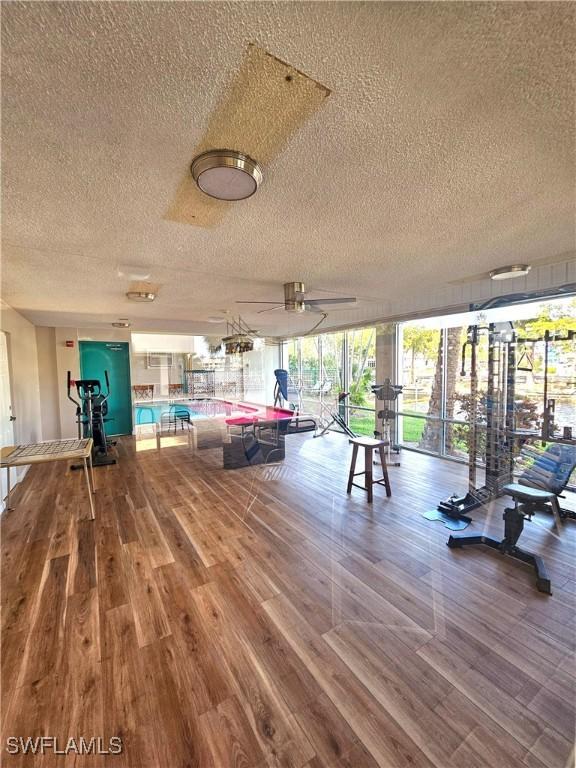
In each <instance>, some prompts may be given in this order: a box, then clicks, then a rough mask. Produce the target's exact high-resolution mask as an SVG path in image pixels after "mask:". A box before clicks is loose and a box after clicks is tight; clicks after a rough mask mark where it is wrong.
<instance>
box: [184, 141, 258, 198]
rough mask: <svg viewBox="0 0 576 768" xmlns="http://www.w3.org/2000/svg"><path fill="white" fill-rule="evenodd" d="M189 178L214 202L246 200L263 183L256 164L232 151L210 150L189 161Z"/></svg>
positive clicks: (239, 153) (249, 158)
mask: <svg viewBox="0 0 576 768" xmlns="http://www.w3.org/2000/svg"><path fill="white" fill-rule="evenodd" d="M190 172H191V173H192V178H193V179H194V181H195V182H196V184H197V185H198V187H199V188H200V189H201V190H202V192H204V193H205V194H207V195H210V197H215V198H216V199H217V200H228V201H233V200H245V199H246V198H247V197H251V196H252V195H253V194H254V192H256V190H257V189H258V187H259V186H260V184H261V183H262V179H263V175H262V169H261V168H260V166H259V165H258V163H257V162H256V161H255V160H252V158H251V157H248V155H244V154H242V152H236V151H235V150H233V149H211V150H209V151H208V152H203V153H202V154H201V155H198V157H195V158H194V160H192V164H191V166H190Z"/></svg>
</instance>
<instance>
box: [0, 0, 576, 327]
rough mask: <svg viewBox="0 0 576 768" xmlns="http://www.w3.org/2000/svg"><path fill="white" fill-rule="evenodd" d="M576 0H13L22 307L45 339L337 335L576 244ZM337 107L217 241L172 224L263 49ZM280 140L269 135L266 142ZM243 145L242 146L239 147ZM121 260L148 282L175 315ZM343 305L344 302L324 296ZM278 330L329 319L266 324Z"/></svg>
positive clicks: (6, 63)
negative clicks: (133, 286)
mask: <svg viewBox="0 0 576 768" xmlns="http://www.w3.org/2000/svg"><path fill="white" fill-rule="evenodd" d="M574 14H575V6H574V4H572V3H554V2H551V3H527V4H525V3H470V4H466V3H428V2H426V3H418V2H406V3H374V2H371V3H366V4H364V3H356V2H354V3H324V2H318V3H279V4H276V3H268V2H266V3H258V2H252V3H236V2H234V3H220V2H209V3H202V2H187V3H155V2H145V3H137V2H131V3H116V2H110V3H96V4H93V3H90V2H82V3H58V2H50V3H16V2H12V3H4V4H3V6H2V59H3V61H2V101H3V104H2V128H3V144H2V172H3V199H2V208H3V209H2V213H3V222H2V223H3V226H2V238H3V273H2V280H3V286H2V288H3V297H4V299H5V300H6V301H7V302H8V303H10V304H12V305H13V306H15V307H16V308H17V309H19V310H20V311H22V312H23V313H24V314H25V315H26V316H27V317H29V318H30V319H32V320H33V321H34V322H36V323H39V324H47V325H76V324H78V325H81V326H82V325H83V326H88V325H89V326H93V325H95V324H101V323H102V322H110V321H111V320H114V319H116V318H118V317H130V318H131V319H132V320H133V321H134V324H135V326H136V327H138V328H142V329H157V330H190V331H193V332H199V333H201V332H204V331H208V330H210V331H211V332H214V327H215V326H214V325H207V324H206V319H207V317H208V316H210V315H214V314H217V313H218V311H219V310H223V309H229V310H235V305H234V301H235V300H237V299H251V298H253V299H255V300H256V299H260V300H270V299H275V298H280V297H281V296H282V283H283V282H285V281H292V280H303V281H304V282H305V283H306V284H307V286H309V287H310V288H311V289H318V290H315V291H312V292H311V295H313V296H320V295H334V294H338V293H344V294H346V295H350V294H353V295H354V294H355V295H357V296H358V297H360V299H361V301H360V302H359V306H358V308H357V309H356V310H353V311H350V310H346V311H340V312H331V313H330V316H329V318H328V325H336V324H342V323H343V322H346V321H350V322H357V321H359V320H363V319H365V320H369V319H372V318H376V317H382V316H384V315H387V314H389V313H390V314H393V313H394V311H395V310H396V308H397V307H398V306H400V305H402V306H403V307H410V305H411V303H413V304H414V306H417V305H418V304H419V303H421V302H420V299H421V297H422V296H423V295H424V294H426V293H429V292H434V291H436V290H438V289H439V288H440V287H441V286H443V285H444V284H446V283H448V282H449V281H454V280H459V279H461V278H465V277H466V276H467V275H477V274H479V273H481V272H482V271H484V270H488V269H490V268H493V267H496V266H500V265H503V264H509V263H514V262H518V261H522V262H528V263H536V262H537V261H538V260H541V259H553V258H554V257H555V256H556V255H557V254H561V253H567V252H571V251H573V249H574V247H575V246H574V189H575V164H574V80H573V71H574V67H573V65H574V61H573V51H574V37H575V36H574ZM250 42H255V43H257V44H258V45H259V46H261V47H263V48H265V49H266V50H268V51H269V52H270V53H272V54H273V55H274V56H277V57H279V58H280V59H282V60H283V61H286V62H289V63H290V64H291V65H293V66H294V67H295V68H297V69H298V70H300V71H302V72H304V73H306V74H307V75H308V76H310V77H311V78H313V79H314V80H317V81H318V82H320V83H322V84H324V85H325V86H326V87H327V88H328V89H330V91H331V94H330V96H329V98H328V99H326V102H325V104H324V105H323V106H322V108H321V109H320V110H319V111H317V112H316V113H315V114H314V115H312V116H311V117H310V119H309V120H308V121H307V122H306V123H305V124H304V125H303V126H302V127H301V128H300V129H299V130H297V131H296V132H295V133H294V134H293V135H292V136H291V137H290V138H289V140H288V143H287V145H286V147H285V148H284V150H283V151H282V152H281V153H280V154H279V155H278V156H277V157H275V158H274V159H273V160H272V161H271V162H270V163H269V164H268V165H267V166H266V167H265V180H264V183H263V184H262V187H261V189H260V190H259V191H258V193H257V194H256V195H255V196H254V197H252V198H250V199H249V200H246V201H243V202H240V203H237V204H235V205H234V206H233V207H232V209H231V210H229V211H228V212H227V214H226V217H225V218H224V219H223V221H222V223H221V224H220V225H218V226H217V227H216V228H214V229H209V230H207V229H200V228H197V227H192V226H189V225H186V224H179V223H176V222H172V221H168V220H166V219H165V218H163V217H164V215H165V213H166V211H167V209H168V208H169V206H170V203H171V201H172V200H173V199H174V196H175V194H176V190H177V189H178V185H179V184H180V182H181V180H182V177H183V175H184V174H185V173H186V171H187V168H188V166H189V163H190V160H191V158H192V155H193V150H194V147H195V146H197V145H198V143H199V142H200V141H201V139H202V136H203V135H204V134H205V132H206V129H207V126H208V125H209V123H210V119H211V117H212V115H213V113H214V110H215V109H216V108H217V106H218V104H219V103H220V100H221V98H222V95H223V94H224V93H225V92H226V88H227V87H228V86H229V83H230V82H231V81H232V79H233V78H234V75H235V73H236V72H237V71H238V68H239V66H240V64H241V60H242V56H243V54H244V52H245V50H246V47H247V45H248V43H250ZM262 129H263V130H265V125H263V126H262ZM238 149H241V147H238ZM118 264H136V265H147V266H149V267H150V268H151V280H152V281H153V282H155V283H160V284H161V289H160V294H159V297H158V299H157V301H156V302H155V303H154V304H151V305H150V304H146V305H138V304H133V303H130V302H128V301H127V300H126V299H125V298H124V292H125V291H126V289H127V287H128V281H127V280H126V278H125V277H122V278H120V277H118V274H117V271H118V270H117V267H118ZM320 289H322V290H323V291H327V292H328V293H326V294H321V293H320ZM256 309H257V307H255V308H254V313H251V312H249V311H247V310H246V309H245V308H243V310H242V314H243V315H244V316H246V317H247V318H248V320H249V321H250V325H252V326H253V327H258V328H260V329H261V330H262V331H263V332H266V333H270V334H284V333H289V332H291V331H292V332H294V331H298V330H300V331H302V330H305V329H306V328H307V327H309V326H311V325H312V324H313V323H314V322H315V321H316V317H317V316H315V315H310V316H308V315H306V316H305V317H297V316H294V315H289V314H287V313H284V312H282V311H280V312H270V313H267V314H264V315H256V314H255V310H256Z"/></svg>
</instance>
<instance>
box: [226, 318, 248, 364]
mask: <svg viewBox="0 0 576 768" xmlns="http://www.w3.org/2000/svg"><path fill="white" fill-rule="evenodd" d="M226 334H227V335H226V336H224V338H223V339H222V343H223V344H224V350H225V352H226V354H227V355H239V354H242V353H244V352H252V350H253V349H254V339H253V338H252V336H251V331H250V329H249V328H248V327H247V326H246V324H245V323H244V321H243V320H242V318H241V317H238V320H231V321H229V322H227V323H226Z"/></svg>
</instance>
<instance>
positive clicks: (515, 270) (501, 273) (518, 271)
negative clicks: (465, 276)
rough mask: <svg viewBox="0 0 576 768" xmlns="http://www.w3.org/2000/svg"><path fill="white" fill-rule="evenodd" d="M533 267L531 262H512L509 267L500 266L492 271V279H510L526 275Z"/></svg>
mask: <svg viewBox="0 0 576 768" xmlns="http://www.w3.org/2000/svg"><path fill="white" fill-rule="evenodd" d="M531 269H532V267H531V266H530V265H529V264H512V265H511V266H509V267H498V269H493V270H492V271H491V272H490V277H491V279H492V280H510V279H511V278H512V277H525V276H526V275H527V274H528V272H530V270H531Z"/></svg>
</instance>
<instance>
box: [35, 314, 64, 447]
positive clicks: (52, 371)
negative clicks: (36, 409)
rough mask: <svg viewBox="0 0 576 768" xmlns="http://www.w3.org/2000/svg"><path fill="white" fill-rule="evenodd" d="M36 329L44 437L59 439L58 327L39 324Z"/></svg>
mask: <svg viewBox="0 0 576 768" xmlns="http://www.w3.org/2000/svg"><path fill="white" fill-rule="evenodd" d="M35 331H36V348H37V352H38V376H39V385H40V419H41V423H42V439H43V440H58V439H59V438H60V399H59V388H60V381H59V380H58V366H57V362H56V329H55V328H45V327H42V326H38V327H36V329H35Z"/></svg>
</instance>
